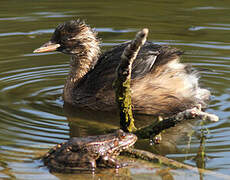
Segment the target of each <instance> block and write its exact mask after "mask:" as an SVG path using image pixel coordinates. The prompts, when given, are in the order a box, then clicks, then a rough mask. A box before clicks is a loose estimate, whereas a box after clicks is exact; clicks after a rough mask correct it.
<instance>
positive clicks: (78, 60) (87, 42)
mask: <svg viewBox="0 0 230 180" xmlns="http://www.w3.org/2000/svg"><path fill="white" fill-rule="evenodd" d="M80 36H81V37H82V38H80V37H77V38H78V39H79V42H80V46H78V47H77V48H76V50H75V53H74V54H72V56H71V58H70V71H69V75H68V77H67V79H66V83H65V86H64V93H63V96H64V100H65V102H68V103H71V104H72V103H73V102H72V101H73V99H74V98H73V92H74V89H76V88H78V84H79V82H80V81H81V80H82V78H83V77H84V76H85V75H86V74H87V73H88V72H89V71H90V70H91V69H92V68H93V67H94V65H95V64H96V62H97V60H98V56H99V54H100V47H99V41H98V39H97V38H96V34H95V33H94V32H93V31H92V30H91V29H89V30H88V31H87V32H85V33H83V34H80Z"/></svg>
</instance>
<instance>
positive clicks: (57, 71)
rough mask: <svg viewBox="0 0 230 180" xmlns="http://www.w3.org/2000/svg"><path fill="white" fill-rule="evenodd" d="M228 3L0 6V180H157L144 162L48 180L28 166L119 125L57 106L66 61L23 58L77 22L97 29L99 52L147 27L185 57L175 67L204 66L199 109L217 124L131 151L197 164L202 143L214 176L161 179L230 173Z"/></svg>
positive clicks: (178, 130)
mask: <svg viewBox="0 0 230 180" xmlns="http://www.w3.org/2000/svg"><path fill="white" fill-rule="evenodd" d="M229 7H230V1H208V0H204V1H182V0H176V1H167V0H164V1H162V0H161V1H159V0H158V1H151V0H146V1H129V0H128V1H125V2H124V1H120V0H118V1H105V0H98V1H83V0H80V1H73V0H70V1H68V2H61V1H52V0H47V1H40V0H37V1H28V0H21V1H16V0H8V1H6V0H3V1H1V12H0V27H1V28H0V49H1V53H0V129H1V130H0V179H38V178H43V179H73V178H78V179H79V178H81V179H86V178H96V179H97V178H99V177H100V178H101V179H108V178H111V176H113V178H119V177H120V178H123V179H125V178H126V179H131V178H133V179H143V178H145V179H151V178H160V175H159V174H160V172H161V171H160V172H158V171H159V167H155V166H154V165H153V164H151V163H150V164H148V163H146V162H140V163H142V164H144V165H143V166H140V167H139V168H138V167H137V168H126V169H121V170H119V174H118V175H117V174H116V173H115V172H114V170H108V171H105V172H101V175H100V176H99V177H98V176H95V177H93V176H92V175H91V174H80V175H62V174H51V173H49V171H48V170H47V169H46V168H45V167H43V166H42V163H41V162H40V161H39V160H37V158H38V157H39V156H41V155H42V154H44V153H45V152H46V151H47V150H48V148H50V147H52V146H53V145H55V144H57V143H60V142H63V141H64V140H66V139H68V138H69V137H70V136H83V135H89V134H90V135H94V134H100V133H103V132H104V130H105V129H110V128H116V127H118V125H119V122H118V117H117V116H116V115H111V114H105V113H96V114H95V113H90V112H84V111H73V110H71V109H69V108H68V107H67V108H64V109H63V101H62V98H61V95H62V89H63V84H64V81H65V77H66V75H67V73H68V63H69V57H68V56H66V55H63V54H58V53H46V54H41V55H40V54H39V55H37V54H36V55H35V54H33V53H32V52H33V50H34V49H35V48H37V47H39V46H40V45H41V44H42V43H44V42H46V41H47V40H48V39H49V38H50V36H51V33H52V32H53V29H54V28H55V27H56V25H57V24H59V23H61V22H63V21H66V20H70V19H76V18H81V19H85V20H86V21H87V23H88V24H90V25H91V26H92V27H96V30H97V31H98V32H99V36H100V38H102V39H103V43H102V50H106V49H109V48H110V47H112V46H113V45H116V44H119V43H121V42H124V41H127V40H130V39H133V37H134V35H135V33H136V32H137V31H138V30H139V29H140V28H143V27H148V28H149V30H150V34H149V37H148V39H149V40H150V41H153V42H156V43H159V44H169V45H171V46H173V47H178V48H180V49H182V50H184V51H185V55H184V56H183V62H189V63H192V64H193V65H194V66H195V67H198V68H205V69H210V71H203V72H202V78H201V84H202V86H204V87H208V88H209V89H210V90H211V92H212V94H213V97H212V101H211V103H210V107H209V109H208V110H207V111H208V112H210V113H215V114H217V115H218V116H219V117H220V121H219V122H216V123H210V122H206V123H205V124H204V125H201V124H200V121H196V122H192V123H185V124H182V125H179V126H177V127H175V128H172V129H169V130H168V131H166V132H165V134H163V139H164V137H165V139H167V141H165V143H162V144H161V145H160V146H149V142H148V141H147V140H139V141H138V143H137V145H136V146H137V148H142V149H146V150H149V151H152V152H158V153H160V154H163V155H166V156H167V157H169V158H172V159H175V160H178V161H180V162H183V163H186V164H189V165H193V166H195V167H197V166H200V165H201V164H202V163H197V162H198V161H197V160H196V158H195V157H196V156H198V155H199V153H198V152H199V148H200V147H201V143H200V142H201V139H204V144H203V146H204V147H205V153H206V158H205V167H206V169H209V170H212V171H214V172H215V173H219V174H218V175H217V176H208V175H201V174H199V173H197V172H192V171H188V170H168V171H166V172H164V173H166V174H168V175H171V176H173V177H174V179H202V178H203V179H222V178H223V177H222V176H220V174H224V175H229V176H230V172H229V169H230V153H229V152H230V140H229V136H230V130H229V129H230V128H229V127H230V123H229V120H230V105H229V102H230V95H229V94H230V93H229V92H230V85H229V80H230V72H229V68H230V53H229V50H230V41H229V39H230V38H229V37H230V35H229V34H230V20H229ZM139 123H140V124H141V123H143V124H144V122H139ZM204 136H205V138H204ZM204 147H203V149H204ZM197 159H199V158H197ZM203 163H204V162H203ZM160 169H163V170H164V169H165V168H160ZM108 172H109V173H111V175H109V173H108ZM161 177H162V178H163V176H161Z"/></svg>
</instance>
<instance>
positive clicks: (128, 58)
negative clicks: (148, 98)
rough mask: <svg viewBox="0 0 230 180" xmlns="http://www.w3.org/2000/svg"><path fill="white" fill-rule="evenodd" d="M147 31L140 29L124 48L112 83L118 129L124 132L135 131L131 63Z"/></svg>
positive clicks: (144, 39) (143, 41)
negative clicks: (116, 104)
mask: <svg viewBox="0 0 230 180" xmlns="http://www.w3.org/2000/svg"><path fill="white" fill-rule="evenodd" d="M147 36H148V29H142V30H141V31H140V32H138V33H137V35H136V37H135V39H134V40H133V41H132V42H131V43H130V44H129V45H128V46H127V47H126V48H125V50H124V52H123V54H122V55H121V62H120V64H119V66H118V68H117V78H116V80H115V82H114V85H115V91H116V101H117V103H118V107H119V109H120V127H121V129H123V130H124V131H129V132H132V131H133V130H136V127H135V125H134V118H133V114H132V103H131V91H130V79H131V70H132V63H133V61H134V59H136V56H137V54H138V52H139V50H140V48H141V47H142V45H143V44H144V43H145V41H146V38H147Z"/></svg>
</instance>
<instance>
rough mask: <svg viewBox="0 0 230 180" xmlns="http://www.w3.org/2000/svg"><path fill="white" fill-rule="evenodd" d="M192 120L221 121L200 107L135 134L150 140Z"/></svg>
mask: <svg viewBox="0 0 230 180" xmlns="http://www.w3.org/2000/svg"><path fill="white" fill-rule="evenodd" d="M191 119H202V120H208V121H214V122H215V121H218V120H219V118H218V116H216V115H214V114H209V113H206V112H203V111H201V109H200V108H199V107H194V108H192V109H186V110H185V111H182V112H180V113H178V114H176V115H175V116H172V117H168V118H164V119H163V120H162V121H160V122H158V123H157V124H156V123H154V124H152V125H149V126H147V127H143V128H141V129H138V130H137V131H135V132H134V133H135V134H136V135H137V136H138V137H139V138H149V137H150V136H151V137H153V136H155V135H157V134H159V133H160V132H161V131H163V130H165V129H168V128H170V127H173V126H175V125H176V124H178V123H180V122H183V121H184V120H191Z"/></svg>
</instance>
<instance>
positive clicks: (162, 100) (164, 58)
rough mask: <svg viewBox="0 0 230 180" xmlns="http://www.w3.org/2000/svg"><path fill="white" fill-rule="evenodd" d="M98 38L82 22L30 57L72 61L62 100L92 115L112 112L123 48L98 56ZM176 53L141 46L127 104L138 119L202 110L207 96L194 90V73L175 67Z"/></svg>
mask: <svg viewBox="0 0 230 180" xmlns="http://www.w3.org/2000/svg"><path fill="white" fill-rule="evenodd" d="M96 35H97V34H96V33H95V32H94V31H93V30H92V29H91V28H90V27H89V26H87V25H86V24H85V23H84V22H81V21H79V20H77V21H74V20H72V21H68V22H65V23H63V24H60V25H59V26H58V27H57V28H56V29H55V32H54V33H53V36H52V38H51V40H50V41H49V42H48V43H46V44H44V45H43V46H42V47H41V48H38V49H36V50H35V51H34V52H47V51H54V50H57V51H60V52H63V53H66V54H70V55H71V61H70V72H69V75H68V77H67V80H66V83H65V87H64V94H63V98H64V101H65V102H66V103H70V104H72V105H75V106H77V107H84V108H88V109H93V110H102V111H111V110H115V109H117V105H116V102H115V94H114V90H113V87H112V84H113V81H114V79H115V76H116V73H115V71H116V68H117V66H118V64H119V62H120V58H121V54H122V52H123V51H124V48H125V47H126V46H127V45H128V44H129V42H128V43H123V44H121V45H118V46H116V47H114V48H113V49H111V50H109V51H107V52H105V53H103V54H101V55H100V48H99V40H98V39H97V36H96ZM181 54H182V52H181V51H180V50H178V49H176V48H170V47H168V46H161V45H157V44H154V43H152V42H146V43H145V44H144V45H143V47H142V48H141V49H140V52H139V54H138V55H137V58H136V59H135V60H134V63H133V66H132V80H131V90H132V103H133V110H134V111H135V112H137V113H145V114H152V115H161V116H167V115H172V114H176V113H178V112H180V111H183V110H185V109H187V108H191V107H194V106H197V105H198V104H201V106H202V107H203V108H204V107H206V102H207V101H208V99H209V96H210V92H209V91H208V90H206V89H201V88H200V87H199V86H198V79H199V77H198V72H197V71H195V70H193V69H192V68H191V67H190V66H189V65H186V64H182V63H180V62H179V61H180V55H181Z"/></svg>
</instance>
